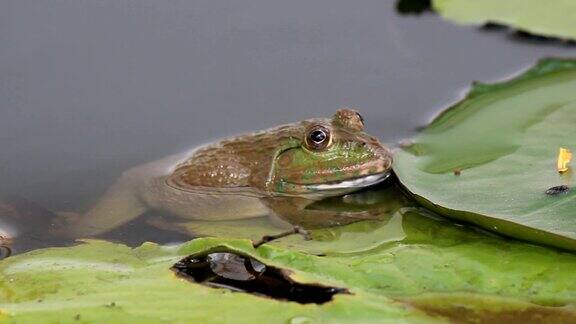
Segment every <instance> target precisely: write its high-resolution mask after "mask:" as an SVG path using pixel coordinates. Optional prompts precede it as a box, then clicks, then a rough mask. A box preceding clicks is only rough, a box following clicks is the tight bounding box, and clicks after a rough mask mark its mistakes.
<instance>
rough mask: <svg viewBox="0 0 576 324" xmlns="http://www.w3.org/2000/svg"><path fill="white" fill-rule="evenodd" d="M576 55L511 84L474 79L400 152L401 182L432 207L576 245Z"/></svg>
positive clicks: (544, 64) (527, 236)
mask: <svg viewBox="0 0 576 324" xmlns="http://www.w3.org/2000/svg"><path fill="white" fill-rule="evenodd" d="M575 125H576V60H568V59H545V60H542V61H540V62H539V63H538V64H537V65H536V66H535V67H533V68H532V69H530V70H529V71H527V72H525V73H524V74H522V75H520V76H518V77H516V78H514V79H512V80H510V81H507V82H503V83H498V84H493V85H486V84H479V83H477V84H474V85H473V87H472V90H471V91H470V93H469V94H468V95H467V96H466V98H465V99H464V100H462V101H461V102H460V103H458V104H456V105H455V106H453V107H451V108H450V109H448V110H446V111H445V112H443V113H442V114H441V115H440V116H438V117H437V118H436V119H435V120H434V121H433V122H432V123H431V124H430V125H429V126H428V127H426V128H425V129H424V130H423V131H422V133H420V134H419V135H418V136H417V137H416V138H415V139H414V140H413V143H412V144H411V145H409V146H408V147H405V148H404V149H402V150H399V151H398V152H397V153H396V156H395V167H394V171H395V172H396V174H397V176H398V178H399V180H400V181H401V183H402V184H403V185H404V186H405V187H406V189H407V190H408V191H409V192H411V193H412V194H413V195H414V196H415V197H416V198H417V200H419V201H420V202H421V203H423V204H424V205H425V206H427V207H428V208H430V209H432V210H434V211H436V212H438V213H440V214H442V215H445V216H448V217H452V218H455V219H459V220H463V221H467V222H470V223H474V224H477V225H479V226H481V227H484V228H486V229H489V230H491V231H495V232H498V233H502V234H506V235H509V236H512V237H516V238H520V239H524V240H528V241H533V242H539V243H543V244H549V245H553V246H557V247H560V248H565V249H570V250H576V216H575V214H574V208H575V207H576V199H575V198H576V190H574V189H572V190H568V191H567V192H564V193H561V194H557V195H550V194H547V193H546V192H547V190H548V189H549V188H551V187H555V186H559V185H564V186H567V187H568V188H571V187H572V186H573V184H574V179H573V171H572V170H569V171H568V172H565V173H559V172H558V171H557V169H556V159H557V155H558V151H559V148H560V147H565V148H568V149H573V150H576V127H575Z"/></svg>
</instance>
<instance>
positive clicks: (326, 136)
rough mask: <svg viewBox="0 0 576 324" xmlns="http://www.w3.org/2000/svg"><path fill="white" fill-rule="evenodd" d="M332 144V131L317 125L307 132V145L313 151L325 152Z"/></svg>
mask: <svg viewBox="0 0 576 324" xmlns="http://www.w3.org/2000/svg"><path fill="white" fill-rule="evenodd" d="M330 142H331V136H330V130H329V129H328V128H326V127H324V126H321V125H316V126H313V127H310V128H309V129H308V131H307V132H306V139H305V144H306V147H307V148H309V149H311V150H315V151H320V150H323V149H325V148H326V147H328V145H330Z"/></svg>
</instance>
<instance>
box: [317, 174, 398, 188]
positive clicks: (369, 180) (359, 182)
mask: <svg viewBox="0 0 576 324" xmlns="http://www.w3.org/2000/svg"><path fill="white" fill-rule="evenodd" d="M389 176H390V172H383V173H378V174H371V175H367V176H363V177H358V178H352V179H346V180H343V181H334V182H326V183H318V184H308V185H306V188H308V189H310V190H312V191H329V190H346V189H360V188H364V187H368V186H372V185H375V184H378V183H380V182H382V181H384V180H386V179H388V177H389Z"/></svg>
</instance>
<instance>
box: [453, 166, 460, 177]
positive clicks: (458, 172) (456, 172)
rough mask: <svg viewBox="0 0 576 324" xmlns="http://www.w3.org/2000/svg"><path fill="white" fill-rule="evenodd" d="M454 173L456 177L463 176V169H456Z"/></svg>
mask: <svg viewBox="0 0 576 324" xmlns="http://www.w3.org/2000/svg"><path fill="white" fill-rule="evenodd" d="M452 172H454V175H455V176H459V175H461V174H462V169H460V168H456V169H454V170H452Z"/></svg>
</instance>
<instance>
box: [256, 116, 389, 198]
mask: <svg viewBox="0 0 576 324" xmlns="http://www.w3.org/2000/svg"><path fill="white" fill-rule="evenodd" d="M300 126H301V127H300V138H297V139H294V138H293V140H294V143H293V144H292V146H290V147H288V148H285V149H284V150H280V151H279V152H278V154H277V155H276V156H275V160H274V161H273V166H272V170H271V174H270V177H269V178H268V183H267V188H268V190H269V191H270V192H274V193H276V194H281V195H282V194H286V195H310V196H316V197H328V196H334V195H339V194H343V193H346V192H352V191H355V190H358V189H361V188H363V187H366V186H370V185H373V184H376V183H378V182H381V181H383V180H385V179H386V178H387V177H388V175H389V173H390V168H391V165H392V154H391V152H390V151H389V150H388V149H387V148H386V147H384V146H383V145H382V144H381V143H380V142H379V141H378V139H376V138H375V137H373V136H370V135H368V134H366V133H364V132H363V128H364V120H363V119H362V116H361V115H360V114H359V113H358V112H356V111H354V110H351V109H340V110H338V111H337V112H336V114H335V115H334V116H333V117H332V119H310V120H305V121H303V122H301V124H300Z"/></svg>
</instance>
